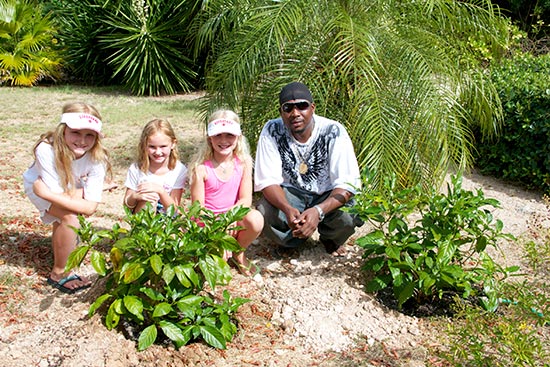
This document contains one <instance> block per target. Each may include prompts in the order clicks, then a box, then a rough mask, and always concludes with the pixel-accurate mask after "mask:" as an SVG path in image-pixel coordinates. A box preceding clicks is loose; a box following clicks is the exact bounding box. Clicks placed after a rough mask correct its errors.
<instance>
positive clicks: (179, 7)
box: [48, 0, 197, 95]
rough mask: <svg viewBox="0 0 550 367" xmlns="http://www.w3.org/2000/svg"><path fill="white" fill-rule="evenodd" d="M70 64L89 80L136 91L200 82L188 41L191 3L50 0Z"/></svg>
mask: <svg viewBox="0 0 550 367" xmlns="http://www.w3.org/2000/svg"><path fill="white" fill-rule="evenodd" d="M48 3H49V5H48V6H49V8H51V9H52V11H53V12H54V13H55V14H56V15H57V16H58V19H59V20H58V21H59V29H60V39H61V40H62V42H63V45H64V46H65V47H66V51H67V62H68V65H69V66H70V67H71V70H72V71H73V72H74V73H75V75H76V76H77V77H79V78H81V79H82V80H84V81H86V82H91V83H94V82H100V83H120V84H122V85H124V86H125V87H126V88H128V89H129V90H130V91H131V92H132V93H133V94H135V95H161V94H174V93H177V92H182V91H188V90H190V89H191V86H192V85H193V83H194V82H195V81H196V75H197V73H196V71H195V69H194V68H195V65H194V64H193V61H192V60H191V59H190V58H189V57H188V56H189V55H190V54H191V47H190V46H189V44H188V42H187V41H186V38H187V31H186V29H187V27H186V24H187V23H188V22H189V17H191V16H192V14H193V9H194V6H193V3H194V2H193V1H175V0H132V1H127V0H83V1H81V0H50V1H48Z"/></svg>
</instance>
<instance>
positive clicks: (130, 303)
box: [123, 296, 143, 320]
mask: <svg viewBox="0 0 550 367" xmlns="http://www.w3.org/2000/svg"><path fill="white" fill-rule="evenodd" d="M123 302H124V307H126V309H127V310H128V311H129V312H130V313H131V314H132V315H134V316H136V317H137V318H138V319H139V320H143V314H142V313H143V303H142V302H141V299H140V298H138V297H136V296H125V297H124V298H123Z"/></svg>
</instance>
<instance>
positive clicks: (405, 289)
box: [394, 281, 415, 307]
mask: <svg viewBox="0 0 550 367" xmlns="http://www.w3.org/2000/svg"><path fill="white" fill-rule="evenodd" d="M414 288H415V282H414V281H411V282H405V283H404V284H403V286H402V287H400V288H399V289H398V291H397V294H395V296H396V298H397V306H398V307H401V306H403V303H405V302H406V301H407V300H408V299H409V298H411V297H412V295H413V293H414ZM395 291H396V290H395V289H394V293H395Z"/></svg>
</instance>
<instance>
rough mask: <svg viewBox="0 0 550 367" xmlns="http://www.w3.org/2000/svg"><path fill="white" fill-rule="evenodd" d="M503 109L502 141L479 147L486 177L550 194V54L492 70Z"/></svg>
mask: <svg viewBox="0 0 550 367" xmlns="http://www.w3.org/2000/svg"><path fill="white" fill-rule="evenodd" d="M490 78H491V80H492V82H493V83H494V85H495V87H496V89H497V90H498V91H499V96H500V99H501V101H502V105H503V109H504V125H503V128H502V131H501V134H500V135H501V136H500V138H499V139H498V141H482V140H480V139H478V143H477V144H476V149H477V158H476V166H477V167H479V169H480V171H481V172H482V173H484V174H489V175H492V176H495V177H499V178H504V179H507V180H511V181H516V182H519V183H522V184H524V185H525V186H526V187H527V188H530V189H540V190H543V191H545V192H550V144H549V142H550V54H547V55H541V56H538V57H534V56H531V55H529V54H520V55H518V56H515V57H513V58H511V59H508V60H505V61H503V62H502V63H501V64H500V65H497V66H493V67H492V68H491V75H490Z"/></svg>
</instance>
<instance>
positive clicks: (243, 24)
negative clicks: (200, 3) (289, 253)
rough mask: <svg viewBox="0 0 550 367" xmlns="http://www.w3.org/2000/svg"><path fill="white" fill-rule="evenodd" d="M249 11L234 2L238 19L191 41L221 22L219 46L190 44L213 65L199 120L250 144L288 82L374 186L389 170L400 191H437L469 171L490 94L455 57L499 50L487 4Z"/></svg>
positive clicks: (399, 2)
mask: <svg viewBox="0 0 550 367" xmlns="http://www.w3.org/2000/svg"><path fill="white" fill-rule="evenodd" d="M223 2H224V1H222V0H218V1H208V2H204V3H208V4H209V6H210V7H209V8H208V9H211V8H216V7H214V6H213V5H212V3H223ZM250 2H251V1H248V0H244V1H242V2H241V1H237V0H234V1H233V3H239V4H247V8H246V9H247V10H246V13H245V14H240V15H239V16H238V17H237V16H235V15H234V14H233V15H232V18H231V21H230V22H229V21H225V22H221V21H220V20H219V19H218V18H217V17H218V14H216V13H212V14H211V15H210V17H205V18H201V20H200V21H201V22H202V23H201V24H202V31H201V32H202V33H201V34H207V33H208V28H209V27H210V26H211V25H212V24H216V25H217V28H215V29H214V30H213V32H220V29H219V24H230V27H229V26H227V27H228V28H226V29H224V30H223V33H222V34H224V37H221V40H220V42H219V43H217V42H216V40H215V38H212V37H211V38H205V37H203V38H202V40H203V41H208V40H209V41H210V42H211V43H208V44H204V45H202V46H203V47H204V48H207V49H209V50H213V52H214V55H213V56H212V59H213V60H215V61H214V63H213V65H212V68H211V70H210V72H209V74H208V75H207V88H208V91H209V92H210V94H209V96H208V100H207V104H206V105H205V106H204V111H207V110H210V109H213V108H215V107H216V106H219V105H227V106H230V107H232V108H234V109H236V110H237V111H239V112H240V114H241V115H242V117H243V120H244V121H245V126H244V128H245V131H246V133H247V136H248V137H249V139H250V141H252V142H255V141H256V137H257V134H258V133H259V131H260V129H261V126H262V125H263V124H264V123H265V121H266V119H268V118H273V117H276V116H277V115H278V111H277V107H278V106H277V94H278V92H279V90H280V88H281V87H282V85H284V84H285V83H287V82H290V81H292V80H301V81H303V82H305V83H306V84H308V85H309V86H310V89H311V90H312V93H313V95H314V98H315V99H316V104H317V113H319V114H322V115H325V116H327V117H331V118H335V119H338V120H340V121H341V122H343V123H344V124H345V125H346V127H347V128H348V130H349V132H350V135H351V137H352V140H353V142H354V146H355V150H356V152H357V155H358V159H359V161H360V165H361V166H362V167H368V168H370V169H371V170H373V171H375V172H377V176H376V182H374V183H373V184H374V185H375V186H378V185H379V183H380V182H381V178H382V177H384V176H387V175H389V174H390V173H391V172H396V173H397V175H398V177H399V179H400V183H401V184H402V185H404V186H405V185H411V184H414V183H417V182H423V183H425V184H426V185H427V186H431V185H432V184H438V183H440V182H441V180H442V179H443V177H444V174H445V173H446V172H447V170H448V169H449V168H450V167H452V166H455V167H457V168H459V169H464V168H466V167H468V166H469V165H470V164H471V153H470V152H471V148H472V146H471V145H472V134H471V127H472V125H474V124H477V125H480V126H481V127H482V129H483V131H485V132H486V133H494V132H495V131H496V130H497V127H498V124H499V118H500V106H499V101H498V97H497V95H496V93H495V91H494V89H493V88H492V87H491V85H490V84H488V82H486V81H485V80H484V79H483V78H482V77H481V74H480V72H479V71H477V69H474V68H472V67H471V66H472V65H471V60H472V59H473V57H465V56H464V55H471V50H470V49H468V39H469V37H473V38H475V39H478V40H483V42H485V43H487V44H488V45H490V46H491V47H493V50H494V52H495V55H498V52H501V51H502V47H503V46H504V44H505V42H506V40H507V38H506V37H507V33H506V27H505V26H506V22H505V20H504V19H501V18H499V17H497V16H496V14H495V13H494V11H493V9H492V7H491V4H490V2H489V1H475V2H474V1H471V2H463V1H461V2H457V1H445V0H430V1H420V2H418V1H413V2H411V1H404V0H378V1H375V0H373V1H361V0H348V1H344V0H342V1H328V0H327V1H316V2H315V4H313V3H312V2H311V1H305V0H291V1H290V0H281V1H265V0H264V1H255V2H253V6H251V5H250V4H249V3H250ZM241 7H244V5H243V6H241ZM203 16H204V14H203ZM214 18H215V19H217V21H216V22H214V21H213V20H212V19H214ZM205 19H206V20H205ZM208 19H209V20H208ZM198 28H199V29H201V27H200V26H199V27H198Z"/></svg>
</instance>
